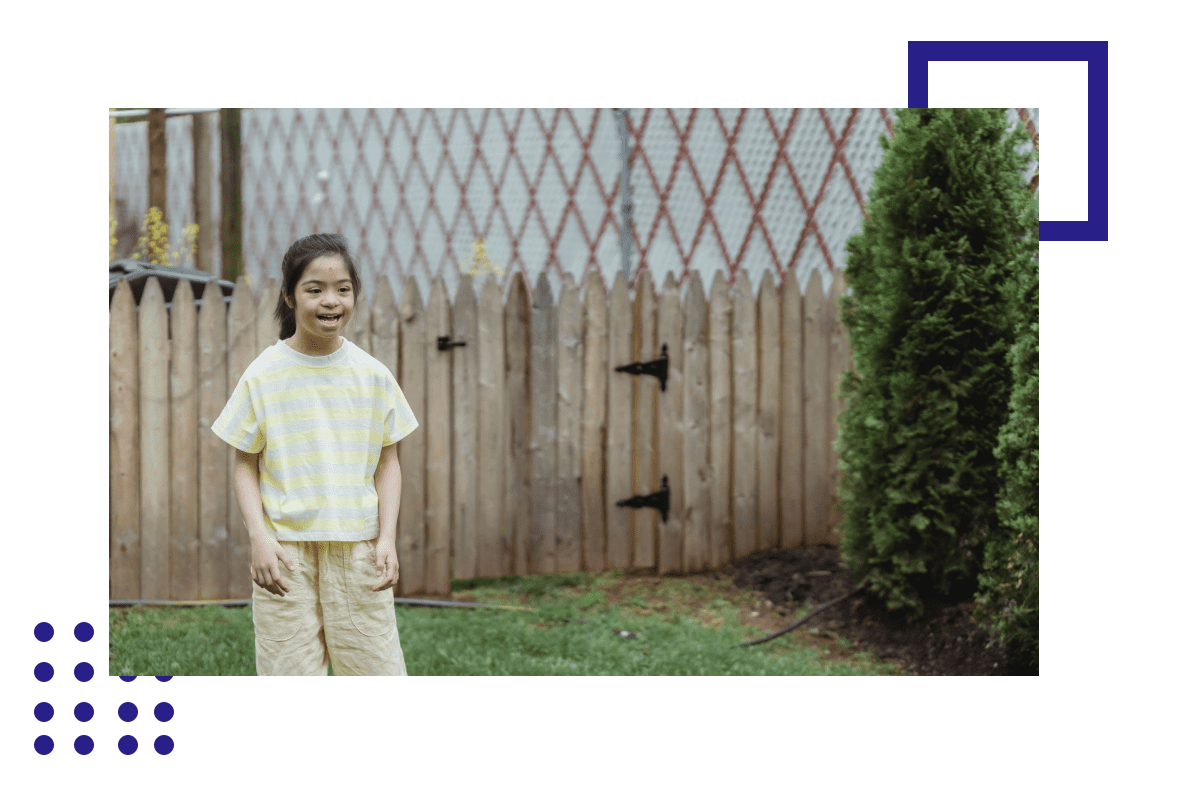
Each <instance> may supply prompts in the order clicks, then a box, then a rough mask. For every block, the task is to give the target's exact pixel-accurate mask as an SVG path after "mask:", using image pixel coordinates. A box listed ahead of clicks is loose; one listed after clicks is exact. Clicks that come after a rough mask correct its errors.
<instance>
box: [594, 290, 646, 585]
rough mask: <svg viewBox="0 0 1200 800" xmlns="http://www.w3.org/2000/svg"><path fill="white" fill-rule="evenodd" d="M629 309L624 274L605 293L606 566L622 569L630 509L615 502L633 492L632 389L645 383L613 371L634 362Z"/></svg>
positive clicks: (627, 557)
mask: <svg viewBox="0 0 1200 800" xmlns="http://www.w3.org/2000/svg"><path fill="white" fill-rule="evenodd" d="M632 333H633V308H632V306H631V304H630V302H629V284H628V282H627V281H626V280H625V273H623V272H618V273H617V275H616V277H615V278H614V279H613V285H612V291H611V292H610V293H609V297H608V368H607V369H606V371H605V377H606V379H607V381H608V419H607V422H606V429H605V433H606V435H605V443H604V459H605V465H604V474H605V476H606V480H605V495H606V498H605V509H604V512H605V514H607V515H608V525H607V536H606V550H607V552H606V555H605V564H606V566H607V568H608V569H623V568H627V567H629V566H631V565H632V564H633V546H632V544H633V543H632V534H633V509H631V508H618V507H617V505H616V502H617V501H618V500H621V499H623V498H626V497H629V496H631V495H633V494H634V491H633V459H634V454H633V452H632V450H631V448H632V447H633V387H634V383H636V382H642V381H645V380H646V378H644V377H642V378H639V377H637V376H634V375H629V374H626V373H619V372H616V371H615V370H616V368H617V367H618V366H620V365H622V364H629V363H631V362H632V361H634V360H635V359H634V357H633V355H634V352H633V341H632V338H631V335H632Z"/></svg>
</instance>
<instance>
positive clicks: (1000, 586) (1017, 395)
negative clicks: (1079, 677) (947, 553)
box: [977, 201, 1038, 667]
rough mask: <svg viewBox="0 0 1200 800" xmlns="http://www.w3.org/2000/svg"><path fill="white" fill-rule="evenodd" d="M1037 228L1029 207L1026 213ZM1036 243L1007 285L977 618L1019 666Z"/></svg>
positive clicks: (1033, 422)
mask: <svg viewBox="0 0 1200 800" xmlns="http://www.w3.org/2000/svg"><path fill="white" fill-rule="evenodd" d="M1029 213H1030V214H1031V215H1032V218H1033V230H1034V231H1035V232H1036V230H1037V206H1036V201H1035V204H1034V205H1033V206H1032V207H1031V209H1030V211H1029ZM1037 249H1038V239H1037V236H1036V233H1035V235H1034V236H1033V237H1032V238H1031V239H1030V240H1029V241H1028V242H1027V243H1026V250H1027V253H1026V255H1025V257H1024V258H1021V259H1018V262H1017V270H1016V274H1015V276H1014V280H1013V282H1012V292H1011V293H1012V304H1013V308H1014V310H1015V313H1016V314H1017V319H1018V322H1017V338H1016V342H1015V343H1014V344H1013V346H1012V349H1011V350H1009V352H1008V363H1009V366H1010V367H1011V368H1012V374H1013V391H1012V396H1011V398H1010V400H1009V406H1008V421H1007V422H1005V423H1004V426H1003V427H1002V428H1001V429H1000V435H999V440H998V442H997V445H996V449H995V456H996V458H997V459H998V460H999V471H1000V479H1001V481H1002V484H1001V489H1000V499H999V504H998V512H999V520H1000V531H999V535H998V536H996V537H993V538H992V540H991V541H989V542H988V543H987V547H986V549H985V551H984V552H985V555H984V564H983V573H982V574H981V575H980V577H979V587H980V592H979V595H978V597H977V599H978V600H979V603H980V607H979V612H978V614H977V619H978V620H979V621H980V622H981V623H982V624H983V625H985V626H986V627H988V628H991V629H992V630H994V631H995V632H996V633H997V635H998V637H999V638H1000V640H1001V641H1002V642H1004V643H1006V644H1008V645H1009V646H1010V647H1012V648H1013V649H1014V650H1015V651H1016V652H1017V653H1018V654H1020V657H1021V659H1022V660H1026V659H1027V660H1029V661H1031V662H1032V664H1033V665H1034V666H1035V667H1036V665H1037V660H1038V260H1037Z"/></svg>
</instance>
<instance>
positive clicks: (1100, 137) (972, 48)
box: [908, 41, 1108, 242]
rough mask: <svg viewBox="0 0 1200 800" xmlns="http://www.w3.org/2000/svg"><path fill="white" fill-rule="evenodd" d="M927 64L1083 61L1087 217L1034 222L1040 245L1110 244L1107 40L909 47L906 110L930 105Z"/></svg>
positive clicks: (978, 43)
mask: <svg viewBox="0 0 1200 800" xmlns="http://www.w3.org/2000/svg"><path fill="white" fill-rule="evenodd" d="M930 61H1086V62H1087V63H1088V88H1087V94H1088V97H1087V101H1088V102H1087V107H1088V111H1087V114H1088V218H1087V219H1085V220H1062V221H1048V222H1038V238H1039V239H1040V240H1041V241H1043V242H1107V241H1108V42H1106V41H1096V42H930V41H922V42H915V41H910V42H909V43H908V107H909V108H928V107H929V62H930Z"/></svg>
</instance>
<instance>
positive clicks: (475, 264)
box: [459, 237, 504, 278]
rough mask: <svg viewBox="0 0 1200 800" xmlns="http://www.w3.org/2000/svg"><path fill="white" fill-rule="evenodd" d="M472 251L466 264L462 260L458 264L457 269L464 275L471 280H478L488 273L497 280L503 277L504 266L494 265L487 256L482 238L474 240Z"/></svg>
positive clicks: (465, 261) (485, 243) (485, 244)
mask: <svg viewBox="0 0 1200 800" xmlns="http://www.w3.org/2000/svg"><path fill="white" fill-rule="evenodd" d="M472 250H473V252H472V256H471V259H470V261H469V262H468V261H467V260H465V259H464V260H463V261H462V262H461V263H460V264H459V268H460V269H461V270H462V271H463V272H464V273H466V274H467V275H470V276H471V277H472V278H480V277H483V276H486V275H487V274H488V273H491V274H493V275H495V276H497V277H499V278H503V277H504V265H503V264H496V263H494V262H493V261H492V259H491V258H490V257H489V256H488V252H487V242H485V241H484V240H483V238H482V237H481V238H479V239H476V240H475V244H474V245H473V246H472Z"/></svg>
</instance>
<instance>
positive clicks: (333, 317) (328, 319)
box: [317, 314, 342, 322]
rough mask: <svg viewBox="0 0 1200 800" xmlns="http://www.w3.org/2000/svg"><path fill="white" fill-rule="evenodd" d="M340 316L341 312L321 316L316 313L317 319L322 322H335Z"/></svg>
mask: <svg viewBox="0 0 1200 800" xmlns="http://www.w3.org/2000/svg"><path fill="white" fill-rule="evenodd" d="M341 318H342V315H341V314H330V315H328V316H322V315H320V314H318V315H317V319H319V320H321V321H322V322H337V321H338V320H339V319H341Z"/></svg>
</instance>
